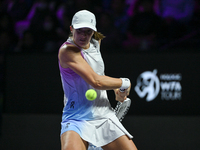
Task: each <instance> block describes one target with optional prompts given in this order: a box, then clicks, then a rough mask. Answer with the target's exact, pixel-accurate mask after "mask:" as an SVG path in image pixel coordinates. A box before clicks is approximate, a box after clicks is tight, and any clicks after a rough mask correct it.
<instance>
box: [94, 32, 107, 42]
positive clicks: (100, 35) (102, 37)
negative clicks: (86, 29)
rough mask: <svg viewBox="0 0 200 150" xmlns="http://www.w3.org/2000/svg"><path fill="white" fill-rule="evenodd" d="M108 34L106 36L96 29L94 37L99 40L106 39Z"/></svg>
mask: <svg viewBox="0 0 200 150" xmlns="http://www.w3.org/2000/svg"><path fill="white" fill-rule="evenodd" d="M105 37H106V36H104V35H103V34H102V33H100V32H97V31H94V35H93V38H94V39H95V40H97V41H99V40H102V39H104V38H105Z"/></svg>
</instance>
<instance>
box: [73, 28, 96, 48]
mask: <svg viewBox="0 0 200 150" xmlns="http://www.w3.org/2000/svg"><path fill="white" fill-rule="evenodd" d="M72 34H73V40H74V42H75V44H76V45H78V46H79V47H81V48H83V49H87V48H89V46H90V40H91V38H92V36H93V34H94V31H93V30H92V29H90V28H80V29H72Z"/></svg>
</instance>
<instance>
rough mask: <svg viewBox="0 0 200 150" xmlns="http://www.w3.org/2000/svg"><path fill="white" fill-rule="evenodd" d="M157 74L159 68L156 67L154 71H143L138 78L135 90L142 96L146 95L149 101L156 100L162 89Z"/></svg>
mask: <svg viewBox="0 0 200 150" xmlns="http://www.w3.org/2000/svg"><path fill="white" fill-rule="evenodd" d="M156 74H157V70H156V69H155V70H153V72H150V71H146V72H143V73H142V74H140V75H139V77H138V78H137V85H136V86H135V91H136V93H137V94H138V96H139V97H140V98H144V97H145V96H146V101H147V102H150V101H152V100H154V99H155V98H156V96H157V95H158V93H159V91H160V82H159V79H158V77H157V75H156Z"/></svg>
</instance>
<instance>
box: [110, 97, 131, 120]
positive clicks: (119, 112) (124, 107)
mask: <svg viewBox="0 0 200 150" xmlns="http://www.w3.org/2000/svg"><path fill="white" fill-rule="evenodd" d="M130 106H131V99H130V98H127V99H126V100H124V101H123V102H117V105H116V107H115V109H114V111H115V113H116V116H117V118H118V119H119V121H122V120H123V119H124V117H125V115H126V114H127V112H128V110H129V108H130Z"/></svg>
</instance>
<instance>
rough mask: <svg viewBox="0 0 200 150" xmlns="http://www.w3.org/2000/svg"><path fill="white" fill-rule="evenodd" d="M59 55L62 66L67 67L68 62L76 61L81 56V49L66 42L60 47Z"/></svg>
mask: <svg viewBox="0 0 200 150" xmlns="http://www.w3.org/2000/svg"><path fill="white" fill-rule="evenodd" d="M58 57H59V61H60V64H61V66H62V67H64V68H67V67H68V63H70V62H74V61H75V60H76V59H77V57H81V50H80V49H79V48H78V47H76V46H74V45H72V44H65V45H63V46H62V47H61V48H60V50H59V55H58Z"/></svg>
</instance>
